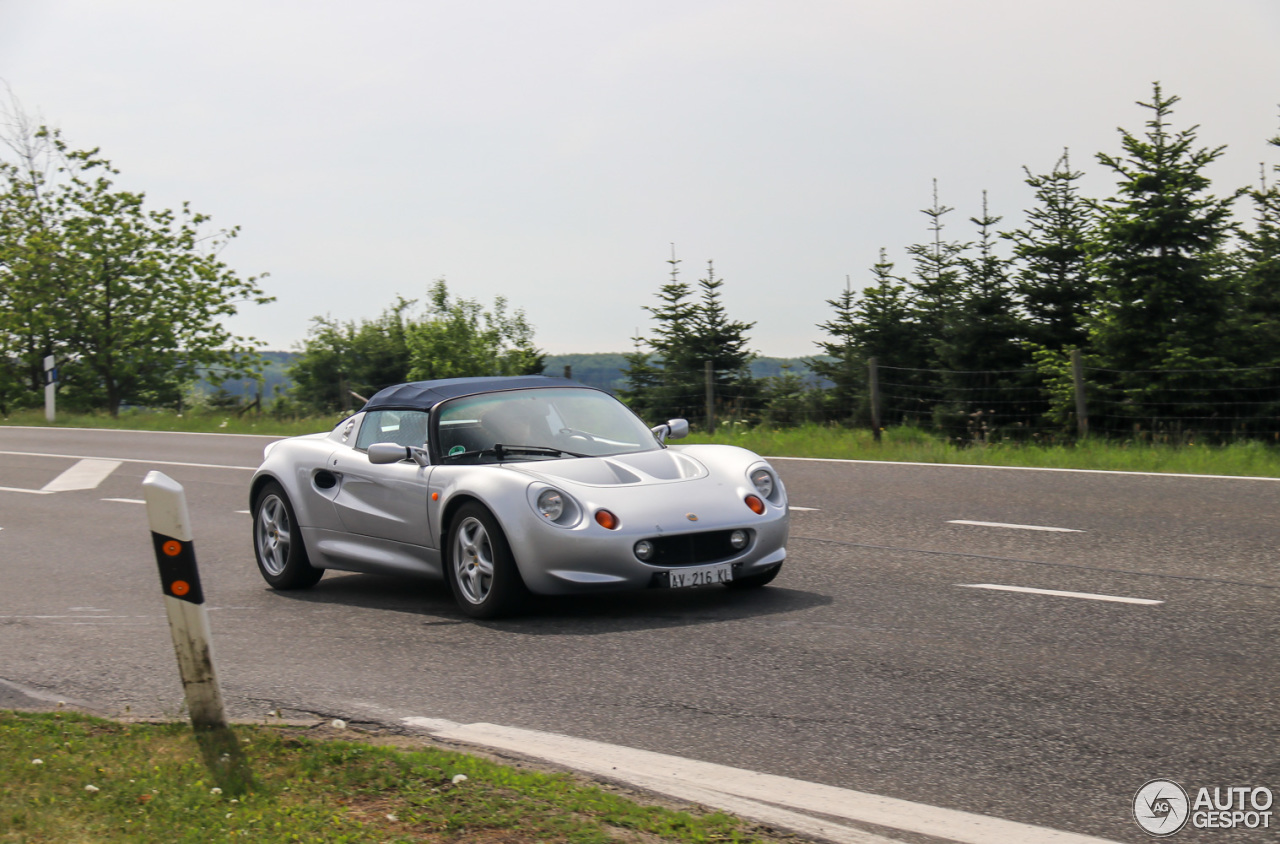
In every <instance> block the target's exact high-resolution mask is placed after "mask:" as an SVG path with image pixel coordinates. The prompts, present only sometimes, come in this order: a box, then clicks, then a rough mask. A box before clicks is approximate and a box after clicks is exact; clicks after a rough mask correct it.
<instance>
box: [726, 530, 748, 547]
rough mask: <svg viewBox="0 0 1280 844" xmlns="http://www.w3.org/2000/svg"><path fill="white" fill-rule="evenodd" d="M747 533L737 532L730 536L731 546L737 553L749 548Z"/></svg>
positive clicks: (743, 531)
mask: <svg viewBox="0 0 1280 844" xmlns="http://www.w3.org/2000/svg"><path fill="white" fill-rule="evenodd" d="M747 539H748V537H747V532H746V531H745V530H735V531H734V532H733V533H731V534H729V544H730V545H732V546H733V548H734V550H735V551H741V550H742V549H743V548H746V547H747Z"/></svg>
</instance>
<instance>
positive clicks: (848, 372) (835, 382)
mask: <svg viewBox="0 0 1280 844" xmlns="http://www.w3.org/2000/svg"><path fill="white" fill-rule="evenodd" d="M880 255H881V261H883V260H884V252H883V250H882V251H881V253H880ZM890 268H892V265H890ZM827 304H828V305H830V306H831V307H832V309H833V310H834V311H835V316H834V317H833V318H831V319H830V320H828V321H827V322H823V323H820V324H819V325H818V328H821V329H822V330H823V331H824V332H825V333H826V334H827V336H828V337H830V338H831V339H829V340H819V341H817V346H818V348H820V349H822V353H823V354H824V355H826V356H827V358H829V360H828V359H824V358H809V359H806V360H805V364H806V365H807V366H808V367H809V370H810V371H811V372H813V373H814V374H816V375H818V376H819V377H822V378H825V379H827V380H828V381H830V382H831V384H832V387H831V389H830V390H829V395H830V398H831V404H832V405H833V407H832V410H833V415H834V416H835V418H836V420H837V421H840V422H843V423H852V422H853V419H854V414H855V412H856V410H857V408H858V406H859V403H860V401H861V399H862V396H863V395H864V393H865V392H866V386H867V363H866V360H867V355H866V353H865V351H864V348H863V346H862V344H861V342H860V336H859V335H860V332H861V329H862V323H861V322H860V321H859V319H858V306H857V294H856V293H855V292H854V290H853V286H852V284H851V282H850V281H849V277H848V276H845V282H844V291H843V292H841V294H840V296H839V298H837V299H828V300H827Z"/></svg>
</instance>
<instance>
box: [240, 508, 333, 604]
mask: <svg viewBox="0 0 1280 844" xmlns="http://www.w3.org/2000/svg"><path fill="white" fill-rule="evenodd" d="M253 554H254V557H256V558H257V560H258V571H259V573H261V574H262V579H263V580H265V581H267V583H268V584H269V585H270V586H271V588H272V589H307V588H309V587H311V586H315V585H316V582H317V581H318V580H320V578H321V577H323V576H324V569H318V568H315V567H314V566H312V565H311V561H310V560H309V559H308V558H307V549H306V546H304V545H303V544H302V532H301V530H299V528H298V520H297V518H296V517H295V516H294V514H293V505H292V504H290V503H289V496H287V495H285V492H284V490H283V489H282V488H281V487H280V484H278V483H275V482H272V483H269V484H266V485H265V486H263V487H262V490H261V491H260V492H259V493H258V498H257V500H255V501H254V503H253Z"/></svg>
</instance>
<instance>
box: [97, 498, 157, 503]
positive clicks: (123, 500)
mask: <svg viewBox="0 0 1280 844" xmlns="http://www.w3.org/2000/svg"><path fill="white" fill-rule="evenodd" d="M102 500H103V501H115V502H118V503H120V504H146V503H147V502H145V501H143V500H142V499H141V498H104V499H102Z"/></svg>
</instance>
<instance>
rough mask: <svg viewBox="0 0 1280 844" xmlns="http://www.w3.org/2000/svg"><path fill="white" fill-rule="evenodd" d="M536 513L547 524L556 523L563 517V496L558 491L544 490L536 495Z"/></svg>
mask: <svg viewBox="0 0 1280 844" xmlns="http://www.w3.org/2000/svg"><path fill="white" fill-rule="evenodd" d="M538 512H539V513H541V514H542V518H544V519H546V520H547V521H549V522H558V521H560V517H561V516H563V515H564V496H563V495H561V494H560V490H558V489H544V490H543V491H542V492H540V493H538Z"/></svg>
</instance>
